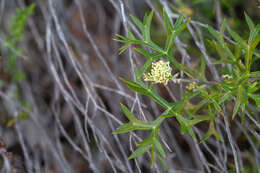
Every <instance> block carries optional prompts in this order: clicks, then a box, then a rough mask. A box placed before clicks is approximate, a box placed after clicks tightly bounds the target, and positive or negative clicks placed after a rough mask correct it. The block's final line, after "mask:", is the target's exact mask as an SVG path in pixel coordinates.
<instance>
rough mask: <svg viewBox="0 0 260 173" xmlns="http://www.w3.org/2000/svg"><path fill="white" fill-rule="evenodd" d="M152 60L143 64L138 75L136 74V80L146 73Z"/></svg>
mask: <svg viewBox="0 0 260 173" xmlns="http://www.w3.org/2000/svg"><path fill="white" fill-rule="evenodd" d="M152 62H153V60H152V59H149V60H147V61H146V62H145V64H144V65H143V67H142V68H141V71H140V73H139V74H138V76H137V78H138V79H140V78H141V77H142V75H143V74H144V73H145V72H146V71H147V69H148V68H149V67H150V66H151V65H152Z"/></svg>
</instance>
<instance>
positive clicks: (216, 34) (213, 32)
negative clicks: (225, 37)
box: [208, 25, 222, 42]
mask: <svg viewBox="0 0 260 173" xmlns="http://www.w3.org/2000/svg"><path fill="white" fill-rule="evenodd" d="M208 31H209V33H210V34H211V35H212V36H214V37H215V38H216V39H217V40H218V41H219V42H222V41H221V39H220V35H219V33H218V32H217V31H216V30H215V29H214V28H213V27H211V26H209V25H208Z"/></svg>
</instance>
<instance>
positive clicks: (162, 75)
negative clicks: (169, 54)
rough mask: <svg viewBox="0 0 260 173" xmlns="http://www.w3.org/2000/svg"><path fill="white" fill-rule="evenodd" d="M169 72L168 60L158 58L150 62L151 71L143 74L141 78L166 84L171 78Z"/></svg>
mask: <svg viewBox="0 0 260 173" xmlns="http://www.w3.org/2000/svg"><path fill="white" fill-rule="evenodd" d="M171 72H172V68H171V67H170V62H169V61H167V62H165V61H162V60H160V61H158V62H153V63H152V69H151V72H150V73H148V74H144V75H143V78H144V80H145V81H150V82H154V83H165V84H166V85H167V83H168V81H169V80H171V79H172V74H171Z"/></svg>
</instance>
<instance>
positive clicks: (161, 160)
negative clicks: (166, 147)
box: [156, 152, 170, 173]
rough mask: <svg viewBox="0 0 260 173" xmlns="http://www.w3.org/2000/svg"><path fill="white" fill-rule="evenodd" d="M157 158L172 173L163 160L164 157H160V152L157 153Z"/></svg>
mask: <svg viewBox="0 0 260 173" xmlns="http://www.w3.org/2000/svg"><path fill="white" fill-rule="evenodd" d="M156 156H157V157H158V159H159V160H160V162H161V163H162V165H163V167H164V168H165V169H166V170H167V171H168V172H169V173H170V169H169V168H168V166H167V164H166V163H165V161H164V160H163V159H162V157H161V156H160V154H159V153H158V152H156Z"/></svg>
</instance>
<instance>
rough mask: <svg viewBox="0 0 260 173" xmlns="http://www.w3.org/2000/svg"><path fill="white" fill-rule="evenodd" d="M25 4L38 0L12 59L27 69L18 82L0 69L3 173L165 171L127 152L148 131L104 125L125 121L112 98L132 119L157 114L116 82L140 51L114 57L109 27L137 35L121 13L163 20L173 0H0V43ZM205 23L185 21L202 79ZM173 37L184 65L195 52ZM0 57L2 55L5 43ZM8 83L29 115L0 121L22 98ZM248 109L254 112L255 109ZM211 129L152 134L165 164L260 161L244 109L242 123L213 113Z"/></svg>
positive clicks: (165, 128)
mask: <svg viewBox="0 0 260 173" xmlns="http://www.w3.org/2000/svg"><path fill="white" fill-rule="evenodd" d="M32 2H35V3H36V11H35V15H33V16H32V17H30V18H29V20H28V27H27V30H26V32H25V37H24V39H23V41H22V42H21V43H20V45H19V46H20V47H21V49H22V54H21V57H20V66H21V68H23V69H24V71H25V72H26V75H27V77H26V79H25V81H23V82H22V83H21V84H19V85H18V86H16V84H13V83H12V82H11V81H10V79H9V78H10V76H8V75H7V74H4V73H3V71H2V70H1V74H0V75H1V76H0V77H1V78H2V80H4V81H6V83H7V84H6V85H5V87H3V88H2V89H1V90H0V98H1V99H0V125H1V126H0V136H1V141H2V142H3V143H4V144H0V154H1V156H2V158H3V159H2V163H3V166H2V168H1V170H2V172H3V173H5V172H15V171H16V172H21V173H23V172H26V173H34V172H36V173H40V172H42V173H58V172H61V173H73V172H75V173H90V172H94V173H99V172H100V173H110V172H118V173H120V172H122V173H126V172H129V173H136V172H149V173H150V172H164V169H163V168H162V166H161V164H160V163H159V162H156V163H155V167H154V168H153V169H151V168H150V167H149V157H148V155H145V156H144V157H140V158H138V159H136V160H134V161H132V160H131V161H129V160H128V159H127V157H128V156H129V154H130V153H131V152H132V151H133V150H134V149H135V148H136V143H138V141H140V139H143V138H144V137H146V136H147V134H146V133H143V132H136V133H130V134H122V135H112V131H114V130H115V128H116V127H118V126H119V125H121V124H122V122H125V121H126V119H124V116H123V113H122V111H121V109H120V106H119V103H120V102H122V103H125V104H126V105H127V106H128V107H129V108H131V109H132V111H134V112H135V115H137V116H138V118H139V119H144V120H153V119H155V117H157V116H158V115H159V114H160V112H161V109H160V108H159V107H158V105H156V104H155V103H153V102H152V101H150V100H148V99H147V98H146V97H143V96H140V95H136V94H134V93H133V92H131V91H130V90H129V89H127V88H126V86H125V85H124V84H123V83H122V82H121V81H120V80H119V77H120V76H123V77H125V78H128V79H132V78H133V75H132V73H133V66H134V64H137V65H140V64H142V63H143V57H141V56H140V55H138V54H136V52H133V51H131V50H129V51H127V52H126V53H124V54H123V55H120V56H119V55H118V48H119V47H120V45H119V43H117V42H115V41H113V40H112V38H114V35H115V34H116V33H120V34H125V32H126V30H128V29H130V30H133V31H134V32H135V33H136V34H137V35H138V34H140V33H139V31H138V30H137V28H136V27H135V26H134V25H133V23H132V22H131V20H129V17H128V16H129V14H135V15H137V16H139V17H142V16H143V15H144V12H145V11H148V10H150V9H153V10H154V11H155V14H156V21H157V22H158V23H160V22H162V19H161V17H160V14H159V12H158V4H161V6H163V8H164V9H165V10H166V11H167V13H168V15H169V16H170V17H172V18H173V19H176V18H177V17H178V14H177V13H173V12H171V11H170V8H173V9H177V7H176V4H175V2H174V1H166V0H159V1H152V0H143V1H141V0H140V1H139V0H134V1H131V0H127V1H120V0H35V1H25V0H1V1H0V22H1V24H0V27H1V28H0V31H1V32H0V44H1V45H4V44H5V42H4V34H5V33H6V32H8V28H7V26H8V22H9V21H10V17H11V16H12V14H14V12H15V8H17V7H23V6H25V5H28V4H30V3H32ZM217 2H218V1H217ZM219 10H221V9H219ZM221 17H222V16H221V13H219V12H218V13H217V14H216V22H221ZM219 20H220V21H219ZM205 27H206V23H205V24H204V23H202V22H200V21H194V20H193V21H191V22H190V24H189V25H188V32H189V33H190V35H191V36H192V37H191V38H192V41H191V42H192V43H193V44H194V47H195V48H196V49H197V50H198V51H200V52H201V54H203V55H204V57H205V58H206V60H207V65H208V67H207V68H208V71H209V77H210V78H213V79H214V78H217V77H218V74H217V72H216V69H215V67H214V66H212V65H210V62H211V61H212V59H211V57H210V56H209V55H208V53H207V50H206V48H205V42H204V41H205V40H204V39H203V37H204V35H203V33H202V30H203V29H205ZM161 32H163V31H161ZM175 44H176V48H177V51H178V56H177V58H178V60H179V61H180V62H182V63H183V64H185V65H187V66H189V67H192V66H193V62H194V61H196V59H198V57H195V56H193V55H192V54H190V53H189V51H188V50H187V45H186V43H183V42H182V40H181V39H177V40H176V42H175ZM1 47H2V46H1ZM1 55H2V57H4V56H5V53H4V50H2V54H1ZM1 66H2V65H1ZM1 68H2V67H1ZM181 76H182V77H183V74H181ZM15 87H18V88H19V89H20V93H21V97H22V99H23V100H26V101H27V102H29V103H30V104H31V107H32V110H31V112H30V116H29V118H28V119H27V120H24V121H19V122H18V123H15V125H14V126H13V127H9V128H8V127H7V126H6V116H7V117H16V116H17V114H18V112H19V110H20V109H21V105H20V104H19V103H17V102H15V101H13V100H12V97H13V94H14V88H15ZM183 88H184V86H182V85H178V84H169V85H168V86H158V87H157V89H158V91H159V92H160V93H161V95H162V96H163V97H164V98H166V99H168V100H172V101H175V100H178V98H179V97H180V93H181V92H182V91H183ZM231 109H232V107H231ZM254 109H255V111H256V112H257V113H259V109H258V110H257V109H256V108H254ZM207 127H208V125H207V124H206V123H205V124H202V125H200V126H196V127H194V130H195V132H196V135H197V136H198V137H200V138H201V137H202V136H203V134H204V133H205V131H206V130H207ZM217 129H218V131H219V132H220V134H221V136H222V138H223V139H224V142H223V143H221V142H219V141H217V140H216V139H215V138H210V139H209V140H207V141H206V142H205V143H202V144H199V143H196V142H194V141H193V140H192V138H191V137H190V136H189V135H187V134H184V135H181V134H180V130H179V126H178V124H177V123H176V122H175V120H174V119H169V120H168V121H167V122H164V123H163V125H162V127H161V133H160V139H161V140H162V141H163V144H164V148H165V149H166V151H167V158H166V162H167V164H168V166H169V167H170V168H171V172H176V173H180V172H183V173H195V172H197V173H199V172H232V171H231V168H230V166H229V165H228V163H233V164H234V166H235V167H236V169H234V170H238V171H239V172H247V170H248V169H247V168H245V167H246V166H247V165H251V163H252V164H253V165H254V166H256V167H257V168H259V166H260V162H259V158H260V153H259V152H260V145H259V139H260V136H259V132H260V131H259V130H260V124H259V117H253V116H251V115H250V114H249V113H247V114H246V120H245V124H244V125H241V123H240V122H239V121H236V120H235V121H232V123H231V124H230V125H229V124H228V122H227V120H226V119H225V120H224V119H219V120H218V121H217ZM7 152H10V153H7ZM248 155H250V157H248ZM248 158H250V159H252V160H248ZM257 172H260V170H259V169H257Z"/></svg>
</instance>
